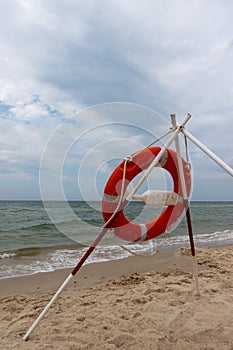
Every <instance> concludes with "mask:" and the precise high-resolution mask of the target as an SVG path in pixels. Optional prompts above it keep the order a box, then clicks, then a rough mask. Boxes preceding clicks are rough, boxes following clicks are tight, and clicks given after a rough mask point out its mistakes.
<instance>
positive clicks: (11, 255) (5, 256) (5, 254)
mask: <svg viewBox="0 0 233 350" xmlns="http://www.w3.org/2000/svg"><path fill="white" fill-rule="evenodd" d="M13 256H16V254H15V253H1V254H0V259H8V258H12V257H13Z"/></svg>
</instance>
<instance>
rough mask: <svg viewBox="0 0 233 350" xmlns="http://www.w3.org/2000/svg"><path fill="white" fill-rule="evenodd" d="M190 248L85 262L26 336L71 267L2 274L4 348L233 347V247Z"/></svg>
mask: <svg viewBox="0 0 233 350" xmlns="http://www.w3.org/2000/svg"><path fill="white" fill-rule="evenodd" d="M197 262H198V270H199V282H200V290H201V296H200V297H198V296H197V295H196V288H195V282H194V278H193V274H192V268H193V265H192V258H191V257H190V254H189V250H188V249H187V248H180V249H179V250H177V251H175V252H161V253H158V254H156V255H155V256H153V257H150V258H149V257H147V258H140V257H130V258H127V259H122V260H118V261H109V262H106V263H97V264H90V265H86V266H84V267H83V268H82V270H81V271H80V272H79V274H78V275H77V276H75V277H74V278H73V279H72V280H71V282H70V284H69V285H68V286H67V288H66V289H65V290H64V292H63V293H62V294H61V295H60V297H59V298H58V299H57V301H56V302H55V304H54V306H53V307H52V308H51V309H50V310H49V312H48V314H47V315H46V316H45V318H44V319H43V320H42V321H41V323H40V324H39V326H38V327H37V328H36V329H35V331H34V332H33V333H32V334H31V337H30V339H29V341H27V342H25V341H23V340H22V336H23V335H24V334H25V332H26V331H27V330H28V328H29V327H30V326H31V324H32V323H33V321H34V320H35V319H36V317H37V316H38V315H39V313H40V312H41V311H42V310H43V308H44V307H45V305H46V304H47V302H48V301H49V300H50V298H51V297H52V295H53V293H54V292H55V291H56V290H57V288H58V287H59V286H60V284H61V283H62V282H63V280H64V279H65V278H66V276H67V275H68V274H69V272H70V270H68V271H67V270H57V271H55V272H51V273H40V274H35V275H32V276H26V277H19V278H8V279H1V280H0V339H1V341H0V349H1V350H8V349H9V350H13V349H25V350H27V349H40V350H43V349H47V350H49V349H58V350H59V349H61V350H63V349H67V350H68V349H70V350H71V349H80V350H81V349H83V350H84V349H96V350H97V349H98V350H99V349H101V350H105V349H106V350H114V349H132V350H139V349H147V350H148V349H151V350H152V349H153V350H155V349H158V350H173V349H190V350H191V349H206V350H207V349H208V350H211V349H221V350H226V349H229V350H230V349H231V350H232V349H233V333H232V324H233V303H232V298H233V278H232V277H233V250H232V247H231V246H227V247H226V246H225V247H218V248H216V247H215V248H198V249H197Z"/></svg>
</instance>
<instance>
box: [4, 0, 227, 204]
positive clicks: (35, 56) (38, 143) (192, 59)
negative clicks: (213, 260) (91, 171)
mask: <svg viewBox="0 0 233 350" xmlns="http://www.w3.org/2000/svg"><path fill="white" fill-rule="evenodd" d="M232 10H233V3H232V2H231V1H227V0H225V1H223V2H221V4H220V3H219V2H217V1H210V0H204V1H201V0H199V1H198V0H197V1H189V2H187V1H184V0H181V1H180V0H179V1H178V0H174V1H170V0H165V1H162V0H161V1H156V2H154V1H152V0H145V1H143V2H140V3H137V4H135V1H133V0H129V1H127V2H125V1H122V0H120V1H106V0H105V1H104V0H102V1H92V2H85V4H83V2H81V1H76V0H70V1H69V2H67V1H64V0H51V1H45V0H39V1H37V2H34V3H32V2H31V1H29V0H16V1H13V0H9V1H7V2H4V3H3V4H2V5H1V14H0V19H1V21H0V29H1V30H0V53H1V55H0V62H1V76H0V117H1V118H0V123H1V139H0V144H1V152H0V161H1V163H0V165H1V177H2V176H5V178H6V175H7V174H8V175H9V174H11V178H13V176H14V175H13V174H17V177H21V178H22V177H24V176H25V177H27V178H28V177H29V178H30V179H33V178H34V179H35V183H36V181H38V177H37V175H36V174H37V172H38V169H39V166H40V159H41V155H42V153H43V149H44V147H45V145H46V144H47V142H48V140H49V137H51V135H53V133H54V130H56V128H58V127H59V125H60V124H61V123H64V122H65V121H67V120H70V118H71V116H72V115H73V114H74V113H76V112H77V111H81V110H83V109H84V108H87V107H90V106H92V105H95V104H99V103H106V102H113V101H123V102H130V103H136V104H138V105H140V104H142V105H144V106H146V107H149V108H151V109H153V110H156V111H158V112H159V113H160V114H162V115H164V116H165V117H166V118H167V119H168V120H169V118H168V116H169V114H170V113H176V114H177V118H178V120H179V121H181V120H182V119H183V117H184V116H185V114H186V113H187V112H190V113H191V114H192V115H193V117H192V119H191V121H190V122H189V124H188V126H187V128H189V130H190V131H191V132H192V133H193V134H194V135H195V136H196V137H198V138H199V139H200V140H201V141H202V142H203V143H205V144H206V145H207V146H209V147H210V148H211V149H212V150H213V151H214V152H216V153H217V154H218V155H219V156H220V157H222V158H223V159H224V160H225V161H227V162H228V163H229V164H230V165H231V166H232V165H233V159H232V155H231V147H230V145H231V144H232V137H233V127H232V117H233V115H232V110H233V109H232V101H233V99H232V97H233V96H232V95H233V77H232V62H233V57H232V56H233V45H232V42H233V37H232V34H233V25H232V18H231V13H232ZM100 110H101V113H99V115H98V119H97V116H96V115H95V121H96V122H97V120H98V122H99V123H100V124H102V123H106V122H107V121H108V120H109V115H108V113H110V112H111V111H110V109H106V110H104V109H103V108H102V109H100ZM92 112H93V110H90V111H89V113H87V112H86V113H80V114H79V115H78V117H77V119H76V121H75V122H76V125H74V124H70V128H69V129H67V132H68V135H70V137H71V140H73V139H74V136H75V134H76V133H77V130H78V133H77V135H81V134H82V133H83V132H84V131H85V130H86V129H87V128H89V129H90V128H91V126H92V114H91V113H92ZM120 112H121V111H120V110H119V114H118V115H115V119H114V120H115V122H116V121H117V120H119V121H120V122H123V121H125V122H127V120H129V121H130V122H132V123H133V122H134V123H136V125H138V122H139V121H140V118H142V120H141V121H140V122H141V124H140V125H141V126H143V127H144V128H145V129H146V130H151V131H152V134H156V135H157V136H159V134H160V133H161V132H162V129H160V128H159V127H157V125H156V122H155V123H153V122H151V120H152V119H151V118H150V117H148V115H147V118H145V117H142V116H141V113H137V111H136V109H133V108H131V110H130V111H129V112H130V113H132V115H130V116H128V115H126V114H124V113H123V116H121V114H120ZM141 112H142V111H141ZM110 120H111V121H112V119H111V117H110ZM155 121H156V118H155ZM164 125H167V124H166V123H165V124H164ZM115 130H116V129H115ZM115 130H114V131H112V130H111V128H109V130H105V135H106V136H107V137H108V138H109V139H111V138H112V136H114V135H112V134H114V133H115ZM117 130H118V132H119V133H117V135H119V137H123V138H127V137H133V136H132V135H133V133H132V132H129V130H127V131H125V130H124V131H123V130H122V129H121V130H120V129H119V128H118V129H117ZM134 131H135V133H136V135H135V136H134V137H137V138H139V139H140V137H141V139H140V140H139V141H140V142H142V144H144V143H145V142H144V139H145V135H142V136H140V130H139V129H137V128H136V129H135V130H134ZM163 131H164V130H163ZM120 132H122V135H121V136H120ZM86 136H87V135H86ZM89 136H90V135H89ZM92 136H93V137H94V136H95V137H96V140H98V137H99V136H98V135H97V131H96V133H95V135H94V134H93V135H92ZM149 138H150V137H149ZM150 139H151V138H150ZM92 140H93V139H92ZM81 141H82V146H83V151H84V150H85V151H86V152H88V150H89V149H90V148H91V147H92V145H93V143H92V142H91V141H90V140H89V139H88V140H87V141H86V143H85V142H84V136H83V138H82V140H81V139H80V141H79V142H80V146H81ZM64 142H66V141H65V139H64V138H60V144H57V153H59V151H62V148H63V147H64ZM74 149H75V148H74ZM74 149H73V150H74ZM76 150H77V148H76ZM110 150H111V148H110V147H109V154H110ZM77 151H78V152H79V151H80V149H79V150H77ZM71 153H72V152H71ZM81 153H82V152H81ZM122 153H124V150H123V149H122ZM55 154H56V150H55V149H54V150H53V152H52V153H51V156H52V155H53V156H55ZM72 154H73V155H72V156H71V154H70V162H71V158H72V161H73V162H74V163H75V159H76V161H77V160H80V159H81V158H80V157H79V156H77V158H75V153H72ZM190 154H191V156H192V159H193V163H194V164H193V166H194V168H195V169H196V170H195V173H196V174H197V175H198V178H199V177H200V179H202V180H203V182H202V181H201V180H200V181H199V182H198V190H196V192H195V191H194V194H195V193H197V194H196V198H199V196H200V193H201V190H199V188H202V189H203V192H202V195H201V197H204V196H206V197H208V196H209V194H210V192H211V194H210V195H211V196H212V190H211V191H209V190H208V188H207V187H206V186H204V185H202V183H204V182H205V181H206V179H205V177H204V174H203V173H202V172H201V171H199V167H200V166H203V167H204V169H206V173H207V174H208V173H210V175H211V176H212V175H213V174H218V172H219V170H218V167H213V168H212V166H211V165H208V164H209V160H207V159H206V156H203V155H202V153H200V156H199V151H198V150H197V149H196V147H194V146H193V145H192V144H190ZM203 157H204V158H203ZM202 159H206V161H203V162H202V161H201V160H202ZM94 160H95V163H96V164H97V163H98V160H99V161H100V163H101V162H102V161H103V158H102V156H101V155H99V158H98V157H97V156H96V157H95V159H94ZM67 161H68V158H67ZM55 163H56V162H55ZM210 163H211V162H210ZM70 164H71V163H70ZM211 164H212V163H211ZM71 168H72V166H70V170H71ZM67 169H68V168H67ZM215 169H216V170H215ZM4 174H5V175H4ZM69 174H70V176H71V173H69ZM66 178H67V179H68V173H67V174H66ZM196 179H197V176H196ZM213 181H214V180H213ZM221 181H224V190H225V191H226V192H227V194H226V196H225V197H224V195H223V193H224V191H222V194H221V195H220V193H219V191H218V193H217V192H216V193H217V195H216V199H217V198H220V197H221V196H222V197H221V198H231V195H230V192H229V191H227V188H229V186H230V181H231V178H230V179H229V180H226V179H225V174H224V175H223V178H221ZM16 182H17V179H16ZM213 183H215V184H217V181H216V182H213ZM8 186H10V183H8ZM216 186H217V185H215V187H216ZM6 192H7V191H5V190H4V193H6ZM18 193H20V191H18ZM23 195H24V194H23V193H22V194H21V196H23ZM5 196H6V197H7V194H5ZM17 196H20V195H19V194H18V195H17ZM213 196H214V195H213Z"/></svg>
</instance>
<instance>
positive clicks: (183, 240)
mask: <svg viewBox="0 0 233 350" xmlns="http://www.w3.org/2000/svg"><path fill="white" fill-rule="evenodd" d="M64 205H65V204H64V203H63V202H51V203H49V209H50V210H49V212H48V205H46V206H45V205H44V203H43V202H42V201H0V278H9V277H13V276H23V275H32V274H36V273H39V272H48V271H54V270H56V269H61V268H70V269H72V268H73V267H74V266H75V265H76V264H77V262H78V261H79V260H80V258H81V257H82V256H83V254H84V253H85V252H86V250H87V249H88V247H89V246H90V245H91V244H92V242H93V241H94V239H95V238H96V237H97V235H98V233H99V232H100V231H101V227H102V225H103V224H104V221H103V218H102V214H101V203H99V202H93V203H86V202H82V201H71V202H69V203H68V205H69V208H70V212H71V213H72V215H66V211H65V210H64V208H63V207H64ZM66 206H67V203H66ZM190 209H191V218H192V226H193V234H194V240H195V244H196V246H199V247H200V246H218V245H227V244H233V215H232V214H233V202H217V201H213V202H211V201H206V202H204V201H202V202H195V201H194V202H191V203H190ZM160 211H161V209H160ZM51 212H53V213H56V216H55V217H56V220H54V219H53V217H52V216H51ZM159 213H160V212H157V213H156V209H155V207H148V206H146V205H145V204H143V203H142V202H137V201H135V202H131V203H130V205H129V206H128V207H127V208H126V216H127V217H128V218H129V219H130V220H132V221H134V222H138V221H137V220H139V223H142V222H145V221H148V220H149V219H152V218H153V217H154V216H157V215H159ZM151 216H152V217H151ZM58 219H59V220H58ZM58 223H59V224H58ZM124 247H125V248H126V249H124ZM180 247H189V236H188V232H187V226H186V220H185V217H184V218H183V219H182V221H181V222H180V223H179V225H178V226H177V227H176V228H175V229H174V231H172V232H168V233H165V234H163V235H161V236H159V237H157V238H155V239H153V240H150V241H147V242H145V243H141V244H136V243H128V244H126V242H122V241H119V240H117V239H116V237H115V236H114V235H113V233H112V232H111V231H110V232H109V233H107V234H106V237H105V238H104V239H103V240H102V241H100V243H99V245H98V246H97V247H96V249H95V250H94V252H93V253H92V254H91V255H90V257H89V258H88V259H87V261H86V262H85V263H86V264H88V263H95V262H104V261H109V260H116V259H122V258H125V257H128V256H130V255H131V254H132V253H133V254H137V255H141V256H142V259H143V258H144V256H147V255H152V254H154V253H156V251H157V250H159V249H160V250H161V249H162V250H175V249H178V248H180Z"/></svg>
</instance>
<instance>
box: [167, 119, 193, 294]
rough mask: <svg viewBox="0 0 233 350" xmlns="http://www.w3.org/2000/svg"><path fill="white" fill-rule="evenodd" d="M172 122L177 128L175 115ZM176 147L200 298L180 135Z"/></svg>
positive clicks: (177, 137)
mask: <svg viewBox="0 0 233 350" xmlns="http://www.w3.org/2000/svg"><path fill="white" fill-rule="evenodd" d="M171 120H172V125H173V127H175V126H176V116H175V114H171ZM175 147H176V154H177V161H178V170H179V175H180V182H181V189H182V194H183V198H184V208H185V210H186V219H187V225H188V232H189V239H190V246H191V252H192V258H193V268H194V278H195V283H196V290H197V295H198V296H200V288H199V281H198V270H197V260H196V254H195V245H194V239H193V232H192V222H191V215H190V209H189V199H188V194H187V189H186V183H185V177H184V169H183V164H182V158H181V151H180V142H179V135H178V134H177V136H176V138H175Z"/></svg>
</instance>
